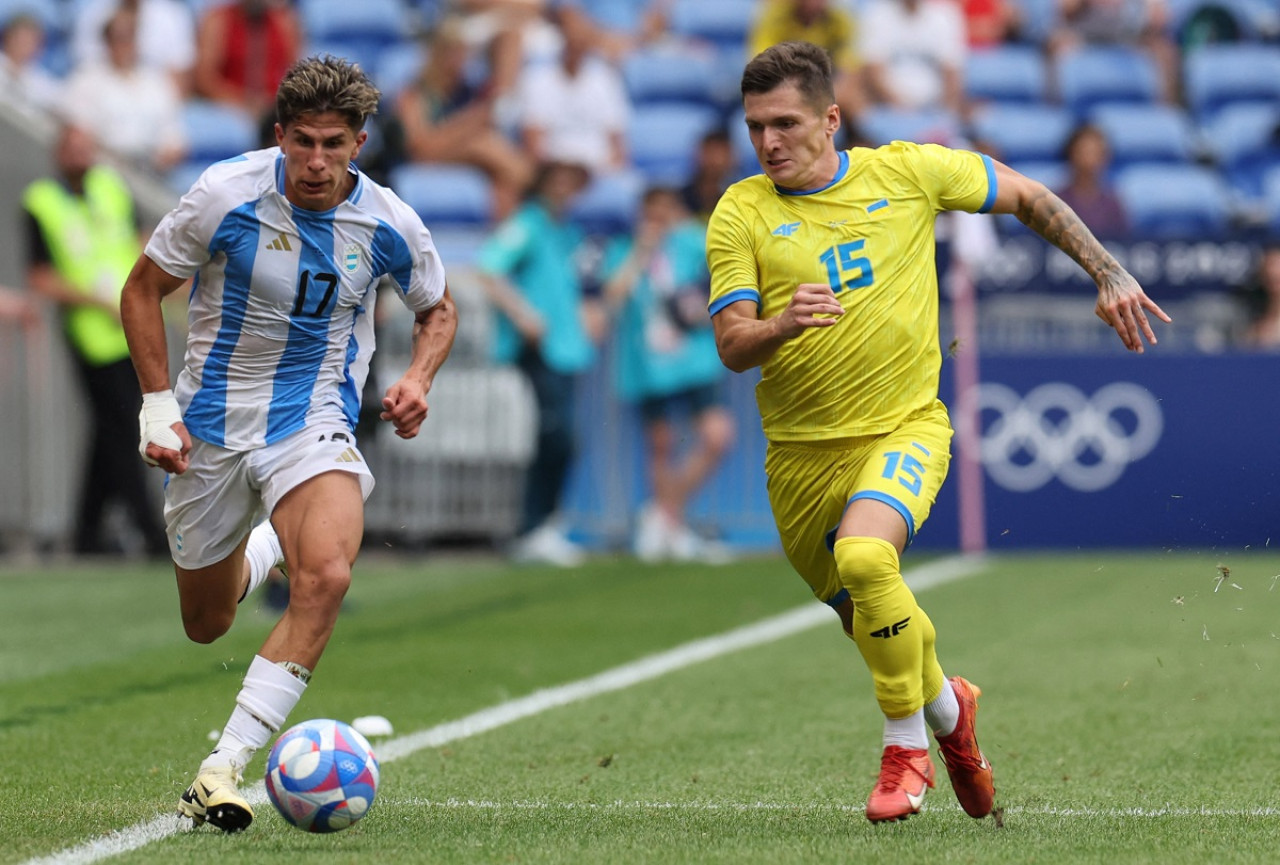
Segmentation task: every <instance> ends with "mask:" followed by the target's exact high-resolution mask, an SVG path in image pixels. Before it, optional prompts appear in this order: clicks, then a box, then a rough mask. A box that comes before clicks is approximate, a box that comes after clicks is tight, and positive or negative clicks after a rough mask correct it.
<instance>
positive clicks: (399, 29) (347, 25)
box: [298, 0, 410, 74]
mask: <svg viewBox="0 0 1280 865" xmlns="http://www.w3.org/2000/svg"><path fill="white" fill-rule="evenodd" d="M298 14H299V16H300V17H301V19H302V29H303V32H304V33H305V34H306V37H307V38H306V41H307V43H308V44H309V45H310V46H311V47H310V49H309V50H308V52H307V53H308V54H319V53H325V52H327V53H329V54H333V55H336V56H338V57H345V58H347V59H348V60H352V61H355V62H356V63H358V64H360V67H361V68H362V69H364V70H365V71H366V72H368V73H370V74H372V73H373V72H374V71H375V70H376V67H377V59H378V56H379V54H380V53H381V52H382V50H383V49H384V48H386V47H388V46H390V45H395V44H396V43H398V42H400V41H402V40H403V39H405V38H406V37H408V36H409V33H410V26H409V8H408V6H407V5H406V4H405V3H403V2H402V0H360V2H359V3H354V2H350V0H301V2H300V4H299V6H298Z"/></svg>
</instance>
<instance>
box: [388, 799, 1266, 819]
mask: <svg viewBox="0 0 1280 865" xmlns="http://www.w3.org/2000/svg"><path fill="white" fill-rule="evenodd" d="M395 802H396V804H399V805H409V806H411V807H414V808H434V809H436V810H439V811H468V810H474V811H604V812H607V811H619V812H624V811H695V812H696V811H705V812H716V811H725V812H730V813H749V812H753V811H759V812H772V811H788V812H811V813H836V814H856V815H858V816H862V814H863V813H864V812H865V811H866V808H865V807H864V806H863V805H840V804H837V803H834V802H635V801H630V802H629V801H624V800H615V801H613V802H544V801H539V800H536V799H517V800H512V801H510V802H496V801H492V800H488V799H417V798H413V799H399V800H395ZM924 810H925V811H956V812H959V811H960V806H959V805H935V804H932V803H930V804H927V805H925V808H924ZM1004 813H1005V814H1006V815H1007V814H1031V815H1035V816H1042V817H1097V818H1100V819H1117V818H1130V817H1135V818H1136V817H1148V818H1160V817H1173V818H1181V817H1280V808H1267V807H1258V808H1179V807H1174V806H1172V805H1168V806H1156V807H1148V808H1054V807H1051V806H1043V807H1041V806H1036V805H1013V806H1009V807H1006V808H1005V809H1004Z"/></svg>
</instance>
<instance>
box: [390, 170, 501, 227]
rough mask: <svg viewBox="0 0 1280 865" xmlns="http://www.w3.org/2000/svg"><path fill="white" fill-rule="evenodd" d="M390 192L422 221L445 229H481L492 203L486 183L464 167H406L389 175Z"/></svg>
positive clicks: (485, 178) (482, 175) (473, 171)
mask: <svg viewBox="0 0 1280 865" xmlns="http://www.w3.org/2000/svg"><path fill="white" fill-rule="evenodd" d="M390 181H391V184H390V185H391V188H392V189H394V190H395V192H396V194H397V195H399V196H400V198H401V199H403V200H404V203H405V204H407V205H409V206H410V207H412V208H413V209H414V210H415V211H416V212H417V214H418V216H420V217H422V221H423V222H425V223H426V224H427V228H431V227H432V224H433V223H444V224H447V225H483V224H485V223H487V222H488V221H489V216H490V213H491V212H492V199H491V195H490V189H489V179H488V178H487V177H485V175H484V173H483V172H481V171H480V170H479V169H478V168H472V167H470V166H467V165H445V164H423V163H409V164H406V165H401V166H398V167H397V168H394V169H392V171H391V177H390Z"/></svg>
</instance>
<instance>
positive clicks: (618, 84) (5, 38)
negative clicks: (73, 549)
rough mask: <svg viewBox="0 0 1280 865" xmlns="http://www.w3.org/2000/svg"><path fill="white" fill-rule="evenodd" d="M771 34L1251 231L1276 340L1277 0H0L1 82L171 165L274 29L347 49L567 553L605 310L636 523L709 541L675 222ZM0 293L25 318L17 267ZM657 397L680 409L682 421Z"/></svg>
mask: <svg viewBox="0 0 1280 865" xmlns="http://www.w3.org/2000/svg"><path fill="white" fill-rule="evenodd" d="M789 39H804V40H808V41H811V42H814V43H816V44H819V45H822V46H824V47H825V48H826V49H827V50H828V51H829V53H830V54H831V56H832V58H833V60H834V63H835V66H836V69H837V81H836V94H835V95H836V100H837V102H838V103H839V105H840V107H841V110H842V115H843V118H844V125H843V129H842V130H841V133H840V136H841V140H840V141H839V142H838V144H840V145H842V146H877V145H880V144H885V143H888V142H890V141H892V140H895V139H906V140H913V141H920V142H929V141H931V142H937V143H941V144H946V145H949V146H953V147H966V148H972V149H976V150H981V151H983V152H987V153H990V154H991V155H992V156H994V157H996V158H998V159H1000V160H1002V161H1004V162H1006V163H1008V164H1009V165H1011V166H1012V167H1014V168H1016V169H1018V170H1019V171H1021V172H1023V173H1024V174H1027V175H1029V176H1031V177H1034V178H1036V179H1038V180H1040V181H1042V182H1044V183H1045V184H1046V185H1048V186H1049V187H1051V188H1053V189H1054V190H1055V191H1057V192H1058V193H1059V194H1060V195H1061V196H1062V197H1063V198H1064V199H1065V200H1066V201H1067V202H1068V203H1069V204H1070V205H1071V206H1072V207H1073V208H1074V209H1076V210H1077V211H1078V212H1079V213H1080V214H1081V216H1082V217H1083V218H1084V220H1085V222H1086V223H1087V224H1088V225H1090V226H1091V227H1092V228H1093V229H1094V230H1095V232H1096V233H1098V234H1099V235H1100V236H1102V237H1104V238H1108V239H1117V240H1122V239H1132V238H1135V237H1136V238H1142V239H1153V240H1193V241H1200V240H1224V239H1228V238H1245V239H1247V240H1249V241H1251V242H1255V243H1257V244H1258V245H1259V248H1261V249H1263V252H1261V253H1260V254H1259V256H1258V258H1259V260H1260V262H1261V264H1260V266H1259V269H1258V278H1257V285H1256V286H1253V287H1251V297H1252V298H1254V299H1255V300H1256V306H1257V310H1256V311H1255V312H1256V314H1255V317H1254V320H1255V324H1254V325H1253V326H1252V328H1251V329H1250V330H1249V332H1248V334H1246V335H1245V336H1244V337H1243V339H1244V340H1245V341H1247V342H1249V343H1252V344H1256V345H1267V346H1276V345H1280V246H1271V245H1266V246H1265V247H1264V244H1273V243H1275V242H1276V241H1277V239H1280V4H1277V2H1276V0H294V2H291V0H0V101H3V102H7V103H8V105H9V107H10V108H16V109H18V110H28V111H37V112H48V113H50V114H52V115H53V116H55V117H57V118H59V119H61V120H63V121H66V122H69V123H71V124H74V125H75V126H76V127H78V128H81V129H84V130H87V131H89V132H91V133H92V134H93V135H94V136H95V137H96V138H97V140H98V142H99V143H100V144H101V146H102V147H103V148H104V149H105V150H106V151H107V152H109V153H111V154H113V155H114V157H115V158H116V159H118V160H123V161H126V162H129V163H132V164H133V166H134V167H135V168H138V169H141V170H145V171H150V172H153V173H154V174H155V175H156V176H157V177H159V178H161V179H162V180H164V181H165V182H166V183H167V184H168V185H169V186H170V187H171V188H172V190H173V191H174V193H175V194H181V193H182V192H184V191H185V190H186V189H187V188H188V187H189V186H190V184H191V183H192V182H193V181H194V180H195V178H196V177H197V176H198V175H199V173H200V172H201V171H203V170H204V169H205V168H206V167H207V166H208V165H209V164H210V163H212V162H214V161H216V160H219V159H224V158H228V157H232V156H235V155H237V154H239V153H242V152H244V151H247V150H252V149H255V148H258V147H263V146H273V145H274V143H275V139H274V131H273V123H274V119H275V118H274V93H275V90H276V87H277V84H278V83H279V81H280V79H281V77H282V76H283V74H284V72H285V70H286V69H287V68H288V67H289V66H290V64H291V63H293V62H294V61H295V60H296V59H299V58H301V57H304V56H308V55H313V54H325V53H329V54H335V55H340V56H344V57H347V58H349V59H352V60H354V61H356V62H358V63H359V64H360V65H361V66H362V67H363V68H364V69H365V70H366V71H367V72H369V73H370V75H371V77H372V78H373V80H374V82H375V83H376V84H377V85H378V87H379V88H380V90H381V91H382V95H383V98H382V104H381V109H380V113H379V115H378V116H377V117H375V118H374V119H373V120H372V121H371V122H370V124H369V126H368V127H367V129H368V132H369V141H368V143H367V144H366V146H365V148H364V150H363V152H362V154H361V157H360V166H361V168H362V169H363V170H364V171H365V172H367V173H368V174H369V175H370V176H372V177H373V178H374V179H375V180H377V181H379V182H383V183H386V184H388V185H390V186H391V187H392V188H393V189H395V191H396V192H397V193H398V194H399V195H400V197H401V198H402V199H404V200H405V201H406V202H407V203H408V204H409V205H411V206H412V207H414V209H415V210H417V211H418V212H419V214H420V215H421V216H422V218H423V220H424V221H425V222H426V224H427V226H428V227H429V228H430V229H431V230H432V232H433V234H435V235H436V237H437V239H438V243H439V245H440V246H441V248H442V250H443V251H444V253H445V258H446V263H447V264H448V265H449V266H450V267H451V268H453V267H458V266H459V265H467V266H469V267H471V268H473V269H474V270H475V271H476V272H477V273H478V274H479V277H478V278H479V279H480V281H481V282H482V283H483V287H484V288H485V290H486V291H485V294H486V296H487V298H488V301H489V303H490V305H491V307H492V308H493V309H494V310H495V312H496V313H497V318H498V327H497V329H496V331H495V334H496V343H497V344H496V347H495V352H494V358H495V359H497V360H499V361H505V362H507V363H511V364H513V365H515V366H516V367H517V368H518V369H519V370H520V372H521V373H522V374H523V375H524V376H525V377H526V378H527V379H528V380H529V382H530V384H531V387H532V390H533V392H534V396H535V398H536V402H537V409H538V418H539V420H538V428H537V433H536V437H537V442H536V447H535V455H534V459H533V464H532V466H531V469H530V472H531V474H530V478H531V482H530V483H529V484H527V485H526V486H527V487H528V491H529V495H527V496H526V501H525V502H524V508H523V516H522V518H521V525H520V531H521V537H520V538H519V539H517V542H516V545H515V547H514V549H513V554H514V555H515V556H516V558H523V559H527V560H540V561H552V562H555V563H558V564H576V563H578V562H579V561H581V556H582V552H581V550H580V549H578V548H577V547H576V546H575V545H574V544H573V543H572V542H571V541H569V539H568V538H567V537H566V535H565V532H564V528H563V526H562V525H560V524H559V522H558V520H557V511H558V508H559V498H560V494H561V492H562V490H563V488H564V483H565V477H566V475H567V472H568V466H569V462H570V460H571V457H572V453H573V451H574V441H573V434H572V430H571V429H570V427H571V426H572V418H573V398H574V390H575V387H576V386H575V384H574V382H575V380H576V378H577V377H578V376H579V375H580V374H581V373H582V371H583V370H584V369H587V368H589V367H590V366H591V365H592V364H593V363H594V359H595V353H596V350H597V347H598V346H600V345H602V344H603V343H605V342H606V339H605V333H606V330H607V329H608V328H609V327H611V326H612V327H613V328H615V331H616V332H615V334H614V339H613V346H612V348H613V350H614V352H615V353H616V354H615V357H614V363H613V366H614V368H615V370H616V372H617V373H618V375H617V379H618V381H617V382H616V384H615V390H616V391H617V395H618V397H619V399H621V400H623V401H625V402H631V403H634V404H635V405H636V407H637V411H638V417H639V420H640V424H641V426H642V429H643V436H644V442H645V456H646V460H647V462H648V465H647V473H646V475H647V481H648V486H649V487H650V490H649V495H650V498H649V500H648V501H647V502H646V503H645V504H644V505H643V507H641V508H640V509H639V512H638V514H637V517H636V525H635V536H634V539H633V549H634V551H635V552H636V553H637V554H638V555H640V556H641V557H643V558H647V559H660V558H672V557H674V558H701V559H704V560H709V561H716V560H724V559H725V558H726V555H725V551H724V550H723V549H721V548H719V547H718V546H716V545H715V544H714V543H712V542H710V541H708V540H706V539H705V538H702V537H699V536H698V535H696V534H694V533H693V532H692V531H691V530H690V529H689V528H688V526H687V524H686V517H685V513H684V511H685V509H686V507H687V505H688V503H689V500H690V498H691V497H692V496H693V495H694V494H695V493H696V491H697V490H698V489H699V487H701V486H702V485H703V484H704V482H705V481H706V480H707V478H708V477H709V475H710V473H711V472H712V471H713V470H714V469H715V467H716V465H717V464H718V463H719V462H720V460H721V458H722V457H723V455H724V454H725V452H726V450H727V449H728V448H729V447H730V446H731V444H732V438H733V435H732V433H733V428H732V424H731V423H730V422H729V420H728V416H727V415H726V414H725V413H724V411H723V408H722V402H721V399H720V398H719V397H718V396H717V395H716V389H717V385H718V383H719V382H720V380H721V378H722V377H723V375H724V370H723V369H722V368H721V366H720V364H719V363H718V359H717V357H716V355H715V351H714V344H713V343H712V342H711V340H710V332H709V330H708V322H707V320H706V314H705V297H706V279H707V277H706V274H705V262H704V260H703V257H702V255H701V246H700V244H701V243H702V240H701V238H702V231H703V226H704V225H705V221H706V219H707V217H708V216H709V215H710V213H711V211H712V209H713V208H714V207H715V204H716V202H717V200H718V199H719V197H720V195H721V194H722V193H723V191H724V190H725V189H726V188H727V187H728V186H729V185H730V184H731V183H733V182H735V181H736V180H738V179H740V178H742V177H744V176H747V175H749V174H754V173H757V171H758V166H757V163H756V160H755V155H754V153H753V152H752V149H751V144H750V140H749V138H748V135H747V131H746V128H745V124H744V123H743V117H742V107H741V100H740V97H739V92H738V83H739V77H740V75H741V71H742V67H743V65H744V63H745V62H746V60H748V59H749V58H750V57H751V56H753V55H754V54H755V53H757V52H758V51H760V50H763V49H764V48H766V47H768V46H769V45H772V44H775V43H777V42H780V41H784V40H789ZM978 219H983V220H986V219H988V218H978ZM989 223H990V226H991V227H990V228H989V233H990V232H994V231H1000V232H1004V233H1009V232H1017V231H1021V230H1024V229H1022V228H1021V227H1020V226H1019V225H1018V224H1017V222H1016V220H1013V219H1011V218H999V219H993V220H989ZM953 230H954V231H959V229H953ZM992 236H993V237H994V234H992ZM450 237H452V238H453V239H454V240H453V242H450V241H448V240H444V239H445V238H450ZM458 237H467V238H469V240H468V241H463V242H458V241H457V240H456V239H457V238H458ZM593 239H594V243H593V242H592V241H593ZM956 245H957V246H959V245H960V244H958V243H957V244H956ZM974 248H979V249H982V250H985V251H986V252H985V253H984V254H990V250H991V249H993V248H994V247H993V246H992V241H991V240H988V241H987V242H986V244H985V245H983V244H977V245H976V246H975V247H974ZM1242 288H1244V287H1242ZM6 305H7V306H6ZM8 307H13V308H12V309H8ZM6 309H8V312H9V314H10V315H11V316H25V319H24V320H26V319H30V317H31V312H30V310H29V309H28V308H27V307H26V306H23V305H21V296H20V294H19V293H17V292H5V293H0V314H3V313H4V312H5V311H6ZM574 309H577V310H578V311H579V313H580V315H573V314H572V311H573V310H574ZM567 323H568V324H567ZM570 324H571V325H572V326H571V327H570V326H569V325H570ZM504 338H505V342H504ZM669 410H670V411H669ZM675 417H687V418H688V419H689V420H690V421H691V422H692V429H693V434H692V435H691V436H689V437H687V441H686V440H685V439H680V441H686V444H685V446H684V447H682V448H677V447H675V443H676V442H677V438H676V433H675V431H674V427H673V418H675ZM689 442H692V444H689Z"/></svg>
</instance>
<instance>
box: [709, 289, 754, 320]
mask: <svg viewBox="0 0 1280 865" xmlns="http://www.w3.org/2000/svg"><path fill="white" fill-rule="evenodd" d="M740 300H754V301H755V302H756V309H759V308H760V292H758V291H756V290H755V289H754V288H735V289H734V290H733V291H731V292H729V293H728V294H726V295H725V296H724V297H721V298H718V299H716V300H713V301H712V302H711V304H710V305H709V306H708V307H707V312H708V313H709V314H711V315H713V316H714V315H715V314H716V313H718V312H719V311H720V310H722V309H724V308H725V307H726V306H728V305H729V304H731V303H737V302H738V301H740Z"/></svg>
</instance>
